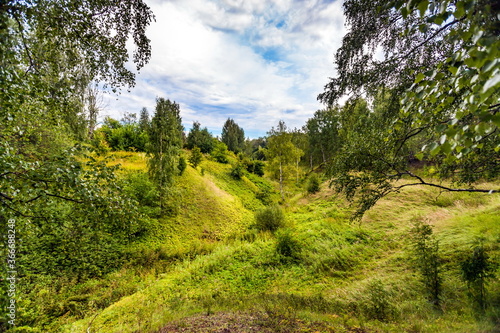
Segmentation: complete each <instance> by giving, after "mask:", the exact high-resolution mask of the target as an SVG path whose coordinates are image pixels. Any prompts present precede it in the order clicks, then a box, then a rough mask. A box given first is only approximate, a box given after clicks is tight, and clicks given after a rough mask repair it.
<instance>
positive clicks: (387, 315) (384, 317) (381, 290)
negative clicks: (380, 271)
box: [361, 280, 396, 321]
mask: <svg viewBox="0 0 500 333" xmlns="http://www.w3.org/2000/svg"><path fill="white" fill-rule="evenodd" d="M364 294H365V295H366V297H367V299H366V300H363V303H362V305H361V307H362V309H363V312H364V314H365V315H366V316H367V317H368V318H369V319H376V320H380V321H388V320H390V319H391V318H393V317H394V315H395V312H396V311H395V310H396V309H395V307H394V305H393V304H392V303H391V302H390V294H389V292H388V291H387V290H386V289H385V287H384V285H383V283H382V282H381V281H380V280H374V281H372V282H370V284H369V285H368V286H367V288H366V290H365V293H364Z"/></svg>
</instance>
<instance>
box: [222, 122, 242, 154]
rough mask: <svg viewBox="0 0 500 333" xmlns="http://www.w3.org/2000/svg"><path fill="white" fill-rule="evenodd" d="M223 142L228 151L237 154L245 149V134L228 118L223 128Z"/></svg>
mask: <svg viewBox="0 0 500 333" xmlns="http://www.w3.org/2000/svg"><path fill="white" fill-rule="evenodd" d="M221 141H222V142H224V143H225V144H226V146H227V149H228V150H230V151H232V152H234V153H236V154H237V153H239V152H241V151H243V149H244V148H245V132H244V131H243V129H242V128H241V127H239V126H238V124H236V123H235V122H234V120H233V119H231V118H228V119H227V120H226V122H225V123H224V126H223V127H222V136H221Z"/></svg>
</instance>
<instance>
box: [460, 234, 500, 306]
mask: <svg viewBox="0 0 500 333" xmlns="http://www.w3.org/2000/svg"><path fill="white" fill-rule="evenodd" d="M471 250H472V253H469V254H468V255H467V257H466V258H465V259H464V260H463V261H462V262H461V263H460V267H461V269H462V278H463V279H464V281H465V282H467V287H468V289H469V297H470V298H471V299H472V300H473V301H474V302H475V303H476V304H477V306H478V307H479V309H480V310H481V311H482V310H484V309H486V305H487V301H486V298H487V295H488V294H487V289H486V284H487V282H488V279H491V278H494V277H495V273H494V272H495V264H494V262H493V261H492V260H491V259H490V257H489V255H488V253H487V252H486V249H485V247H484V245H483V244H481V243H480V244H479V245H476V246H474V247H473V248H472V249H471Z"/></svg>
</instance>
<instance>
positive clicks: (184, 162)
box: [177, 156, 187, 176]
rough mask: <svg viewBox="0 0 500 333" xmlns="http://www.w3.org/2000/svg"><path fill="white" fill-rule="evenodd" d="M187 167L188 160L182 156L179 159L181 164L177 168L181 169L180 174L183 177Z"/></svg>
mask: <svg viewBox="0 0 500 333" xmlns="http://www.w3.org/2000/svg"><path fill="white" fill-rule="evenodd" d="M186 167H187V163H186V159H185V158H184V157H182V156H181V157H180V158H179V164H178V165H177V168H178V169H179V174H180V175H181V176H182V174H183V173H184V170H186Z"/></svg>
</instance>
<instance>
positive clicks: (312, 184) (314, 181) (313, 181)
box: [307, 173, 320, 194]
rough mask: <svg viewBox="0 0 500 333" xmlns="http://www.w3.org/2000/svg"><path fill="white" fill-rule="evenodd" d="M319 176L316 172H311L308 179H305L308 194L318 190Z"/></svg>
mask: <svg viewBox="0 0 500 333" xmlns="http://www.w3.org/2000/svg"><path fill="white" fill-rule="evenodd" d="M319 185H320V181H319V177H318V175H317V174H315V173H313V174H312V175H311V176H310V177H309V180H308V181H307V192H308V193H310V194H314V193H317V192H319Z"/></svg>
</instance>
